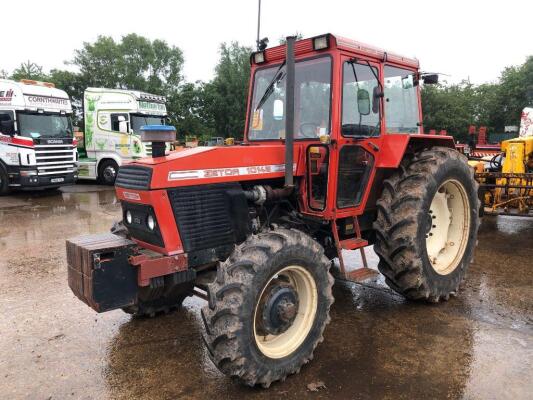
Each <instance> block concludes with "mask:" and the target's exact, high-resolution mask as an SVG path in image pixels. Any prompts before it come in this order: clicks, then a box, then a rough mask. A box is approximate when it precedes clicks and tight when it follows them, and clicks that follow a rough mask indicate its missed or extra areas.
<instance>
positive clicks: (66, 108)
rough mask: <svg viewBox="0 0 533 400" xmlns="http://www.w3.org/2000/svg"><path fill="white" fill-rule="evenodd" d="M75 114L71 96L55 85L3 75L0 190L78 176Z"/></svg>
mask: <svg viewBox="0 0 533 400" xmlns="http://www.w3.org/2000/svg"><path fill="white" fill-rule="evenodd" d="M71 116H72V106H71V104H70V99H69V97H68V95H67V94H66V93H65V92H64V91H63V90H59V89H57V88H55V86H54V84H52V83H47V82H38V81H33V80H22V81H20V82H16V81H12V80H6V79H0V194H5V193H7V192H9V191H10V190H11V189H46V188H56V187H59V186H62V185H65V184H73V183H74V182H75V181H76V179H77V174H78V173H77V168H76V161H77V151H76V142H75V139H74V137H73V131H72V120H71Z"/></svg>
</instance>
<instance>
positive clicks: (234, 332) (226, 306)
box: [202, 229, 333, 387]
mask: <svg viewBox="0 0 533 400" xmlns="http://www.w3.org/2000/svg"><path fill="white" fill-rule="evenodd" d="M329 267H330V262H329V260H328V259H327V258H326V257H325V256H324V250H323V248H322V247H321V246H320V245H319V244H318V243H317V242H316V241H314V240H313V239H312V238H310V237H309V236H307V235H306V234H304V233H302V232H300V231H297V230H294V229H276V230H273V231H270V232H266V233H260V234H259V235H256V236H252V237H250V238H249V239H248V240H246V241H245V242H244V243H242V244H241V245H239V246H237V247H236V249H235V250H234V252H233V253H232V254H231V256H230V257H229V258H228V259H227V260H226V261H225V262H224V263H223V264H222V265H221V266H220V267H219V270H218V273H217V278H216V280H215V281H214V282H213V283H211V284H210V285H209V297H210V300H209V306H208V307H205V308H204V309H202V317H203V320H204V323H205V329H206V333H205V335H204V340H205V342H206V345H207V348H208V350H209V356H210V358H211V360H212V361H213V363H214V364H215V365H216V366H217V367H218V368H219V369H220V370H221V371H222V372H223V373H225V374H226V375H229V376H232V377H234V378H237V379H238V380H239V381H241V382H242V383H244V384H247V385H249V386H254V385H256V384H260V385H262V386H263V387H268V386H270V384H271V383H272V382H274V381H277V380H284V379H285V378H286V377H287V376H288V375H290V374H293V373H297V372H299V370H300V368H301V367H302V365H303V364H305V363H307V362H308V361H309V360H311V359H312V357H313V351H314V349H315V347H316V346H317V345H318V343H320V342H321V341H322V340H323V336H322V334H323V331H324V328H325V326H326V324H327V323H328V322H329V309H330V307H331V304H332V303H333V296H332V294H331V288H332V286H333V278H332V276H331V275H330V273H329V272H328V270H329Z"/></svg>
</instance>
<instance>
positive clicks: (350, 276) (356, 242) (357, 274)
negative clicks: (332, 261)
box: [333, 217, 379, 283]
mask: <svg viewBox="0 0 533 400" xmlns="http://www.w3.org/2000/svg"><path fill="white" fill-rule="evenodd" d="M352 218H353V224H354V228H355V229H354V230H355V237H352V238H348V239H343V240H340V239H339V230H338V226H337V221H336V220H333V239H334V240H335V247H336V248H337V254H338V256H339V265H340V268H341V276H340V278H341V279H345V280H348V281H352V282H356V283H361V282H364V281H367V280H369V279H373V278H375V277H376V276H378V275H379V272H377V271H375V270H373V269H370V268H368V263H367V260H366V254H365V247H366V246H368V241H366V240H365V239H363V238H362V237H361V228H360V227H359V220H358V219H357V217H352ZM357 249H359V252H360V254H361V260H362V261H363V267H362V268H357V269H354V270H350V271H348V270H347V269H346V266H345V264H344V257H343V255H342V250H357Z"/></svg>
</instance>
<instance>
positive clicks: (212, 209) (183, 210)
mask: <svg viewBox="0 0 533 400" xmlns="http://www.w3.org/2000/svg"><path fill="white" fill-rule="evenodd" d="M232 191H233V192H235V193H237V196H240V194H241V193H242V189H241V187H240V185H239V184H237V183H228V184H218V185H204V186H190V187H181V188H176V189H169V190H168V197H169V199H170V203H171V205H172V210H173V211H174V217H175V219H176V224H177V225H178V229H179V233H180V238H181V242H182V244H183V248H184V250H185V251H186V252H189V251H194V250H201V249H208V248H214V247H217V246H221V245H225V244H232V243H236V242H237V241H239V239H241V236H242V230H243V228H240V227H239V224H242V223H246V221H244V219H245V218H242V217H241V218H239V219H240V221H235V219H237V218H233V217H232V215H233V214H234V213H233V212H232V197H231V196H232V195H231V193H232ZM242 198H243V199H244V196H242ZM244 201H245V200H244ZM244 206H245V207H246V203H244ZM238 207H239V208H241V207H242V205H238ZM246 212H247V209H246Z"/></svg>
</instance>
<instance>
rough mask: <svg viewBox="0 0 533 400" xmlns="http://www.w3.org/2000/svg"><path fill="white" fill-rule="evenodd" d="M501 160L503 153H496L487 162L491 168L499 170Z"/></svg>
mask: <svg viewBox="0 0 533 400" xmlns="http://www.w3.org/2000/svg"><path fill="white" fill-rule="evenodd" d="M502 161H503V153H498V154H496V155H495V156H494V157H492V158H491V160H490V162H489V167H490V168H491V169H496V170H501V168H502Z"/></svg>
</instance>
